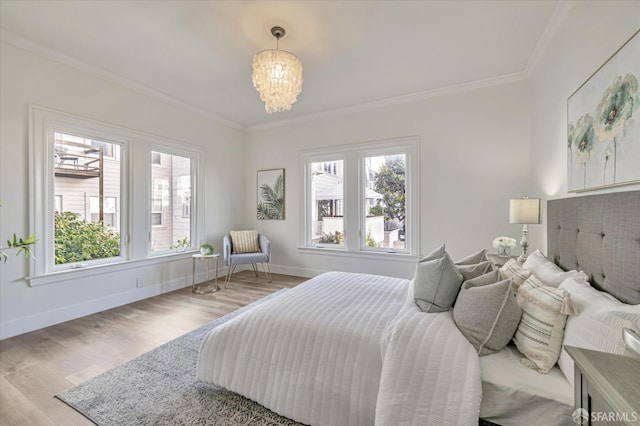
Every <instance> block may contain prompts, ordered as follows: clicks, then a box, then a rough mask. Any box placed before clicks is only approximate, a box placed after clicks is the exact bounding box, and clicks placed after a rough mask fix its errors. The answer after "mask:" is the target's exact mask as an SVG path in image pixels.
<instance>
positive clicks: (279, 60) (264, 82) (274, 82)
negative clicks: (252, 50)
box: [253, 27, 302, 114]
mask: <svg viewBox="0 0 640 426" xmlns="http://www.w3.org/2000/svg"><path fill="white" fill-rule="evenodd" d="M271 34H273V36H274V37H275V38H276V49H275V50H273V49H270V50H263V51H262V52H258V53H256V54H255V55H254V57H253V87H255V88H256V90H257V91H258V93H260V99H262V101H263V102H264V109H265V110H266V111H267V113H269V114H271V113H272V112H279V111H289V110H290V109H291V106H292V105H293V103H294V102H295V101H296V100H297V97H298V95H299V94H300V91H301V90H302V63H301V62H300V59H298V57H297V56H296V55H294V54H293V53H291V52H287V51H286V50H280V49H278V46H279V44H278V42H279V41H280V37H284V34H285V31H284V28H282V27H273V28H271Z"/></svg>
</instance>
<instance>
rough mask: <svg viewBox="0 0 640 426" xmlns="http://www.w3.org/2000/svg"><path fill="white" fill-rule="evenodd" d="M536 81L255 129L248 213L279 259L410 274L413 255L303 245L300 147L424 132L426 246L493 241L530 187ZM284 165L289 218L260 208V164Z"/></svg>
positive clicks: (285, 263) (294, 269) (292, 269)
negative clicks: (386, 257) (398, 257)
mask: <svg viewBox="0 0 640 426" xmlns="http://www.w3.org/2000/svg"><path fill="white" fill-rule="evenodd" d="M528 98H529V91H528V85H527V83H526V82H517V83H511V84H507V85H502V86H495V87H489V88H483V89H478V90H474V91H469V92H465V93H458V94H453V95H449V96H440V97H434V98H430V99H426V100H423V101H419V102H413V103H407V104H401V105H393V106H388V107H385V108H379V109H375V110H370V111H361V112H351V113H343V114H339V115H335V116H326V117H322V118H316V119H313V120H306V121H302V122H297V123H291V124H288V125H285V126H283V127H277V128H272V129H258V130H254V131H252V132H250V134H249V136H248V145H247V160H246V176H245V180H246V182H247V196H246V205H247V208H246V212H247V216H246V221H247V226H250V227H255V228H256V229H258V230H259V232H262V233H264V234H265V235H267V236H268V237H269V238H270V239H271V241H272V255H273V259H272V262H273V268H274V270H276V271H281V272H285V273H291V274H299V275H303V276H309V275H313V274H315V273H318V272H320V271H325V270H344V271H359V272H370V273H380V274H387V275H395V276H402V277H411V276H412V275H413V272H414V267H415V265H414V264H412V263H406V262H391V261H378V260H360V259H354V258H344V257H337V256H327V255H315V254H307V253H301V252H300V251H299V250H298V246H299V245H300V244H301V243H302V240H301V235H300V234H301V232H300V227H301V220H302V211H303V210H302V209H303V200H302V194H303V188H302V186H303V185H302V182H303V175H302V168H301V161H300V158H299V156H300V151H301V150H307V149H312V148H320V147H326V146H330V145H339V144H351V143H357V142H365V141H373V140H380V139H385V138H397V137H402V136H410V135H418V136H419V137H420V139H421V148H420V149H421V158H420V166H421V170H420V173H421V193H420V209H421V215H420V219H421V236H420V246H421V252H422V253H427V252H429V251H431V249H433V248H435V247H436V245H438V244H440V243H442V242H446V244H447V250H448V251H449V253H450V254H451V255H452V256H453V257H454V258H458V257H461V256H464V255H466V254H470V253H471V252H473V251H475V250H479V249H481V248H486V247H488V248H490V247H491V241H492V240H493V238H494V237H496V236H499V235H510V236H512V237H518V236H519V235H520V227H519V226H518V225H509V224H508V203H509V198H513V197H521V196H523V195H525V194H526V190H527V187H528V178H529V158H528V156H529V141H530V123H529V103H528ZM280 167H284V168H285V169H286V220H284V221H260V220H256V218H255V205H256V183H255V182H256V171H257V170H260V169H270V168H280Z"/></svg>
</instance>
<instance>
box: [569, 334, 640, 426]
mask: <svg viewBox="0 0 640 426" xmlns="http://www.w3.org/2000/svg"><path fill="white" fill-rule="evenodd" d="M565 349H566V351H567V353H568V354H569V356H571V358H573V361H574V362H575V408H576V412H574V417H577V419H578V420H576V423H577V424H583V425H593V424H602V425H605V424H606V425H640V358H636V357H627V356H622V355H615V354H610V353H606V352H598V351H592V350H589V349H583V348H576V347H573V346H565ZM579 409H583V410H586V411H583V412H582V414H583V415H584V416H586V417H587V418H586V419H584V417H583V420H584V421H583V422H582V423H580V420H579V419H580V417H579V414H580V412H577V410H579ZM574 420H575V418H574Z"/></svg>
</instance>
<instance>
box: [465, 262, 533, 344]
mask: <svg viewBox="0 0 640 426" xmlns="http://www.w3.org/2000/svg"><path fill="white" fill-rule="evenodd" d="M497 280H498V271H492V272H489V273H487V274H484V275H481V276H479V277H477V278H474V279H472V280H469V281H465V282H464V283H463V284H462V287H461V288H460V293H459V294H458V299H457V300H456V304H455V306H454V307H453V320H454V321H455V323H456V325H457V326H458V328H459V329H460V331H461V332H462V334H464V336H465V337H466V338H467V340H469V343H471V344H472V345H473V347H474V348H476V350H477V351H478V354H479V355H480V356H482V355H489V354H491V353H494V352H497V351H499V350H501V349H502V348H504V347H505V346H507V344H508V343H509V341H510V340H511V338H512V337H513V334H514V333H515V331H516V329H517V328H518V323H519V322H520V317H521V316H522V309H521V308H520V306H518V304H517V303H516V298H515V296H514V294H513V290H512V289H511V278H507V279H506V280H503V281H497Z"/></svg>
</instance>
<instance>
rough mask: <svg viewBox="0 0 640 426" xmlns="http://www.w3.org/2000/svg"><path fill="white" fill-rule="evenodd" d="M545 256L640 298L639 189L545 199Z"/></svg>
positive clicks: (627, 297) (635, 300) (618, 293)
mask: <svg viewBox="0 0 640 426" xmlns="http://www.w3.org/2000/svg"><path fill="white" fill-rule="evenodd" d="M547 257H548V258H549V259H551V260H552V261H553V262H555V263H556V264H557V265H559V266H560V267H561V268H562V269H565V270H570V269H578V270H582V271H584V272H585V273H586V274H587V275H588V276H589V282H590V283H591V285H592V286H594V287H596V288H598V289H600V290H604V291H606V292H608V293H610V294H612V295H614V296H615V297H616V298H618V299H619V300H621V301H623V302H625V303H631V304H639V303H640V191H629V192H614V193H609V194H598V195H589V196H584V197H573V198H564V199H558V200H549V201H548V202H547Z"/></svg>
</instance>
